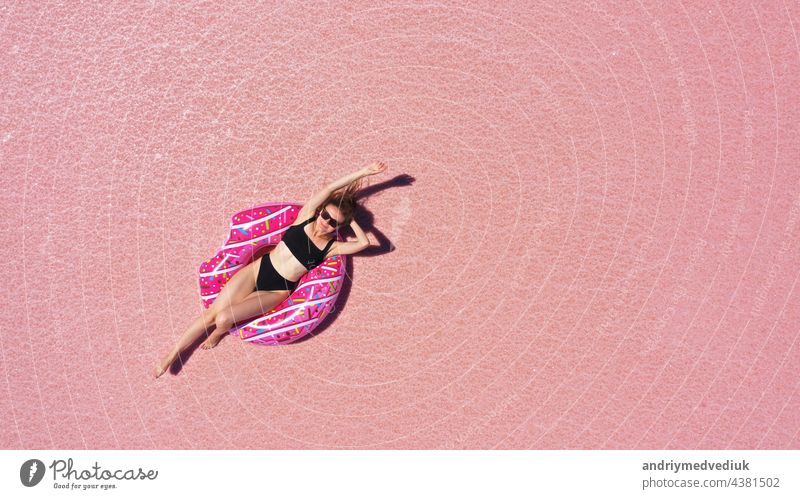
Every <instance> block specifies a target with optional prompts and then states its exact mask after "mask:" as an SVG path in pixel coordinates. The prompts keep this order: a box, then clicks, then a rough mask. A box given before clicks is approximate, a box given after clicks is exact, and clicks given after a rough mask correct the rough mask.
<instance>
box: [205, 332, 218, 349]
mask: <svg viewBox="0 0 800 499" xmlns="http://www.w3.org/2000/svg"><path fill="white" fill-rule="evenodd" d="M221 339H222V335H221V334H219V333H218V332H217V331H214V332H213V333H211V334H210V335H209V336H208V339H207V340H206V341H204V342H203V344H202V345H200V348H202V349H203V350H208V349H210V348H214V347H215V346H217V343H219V340H221Z"/></svg>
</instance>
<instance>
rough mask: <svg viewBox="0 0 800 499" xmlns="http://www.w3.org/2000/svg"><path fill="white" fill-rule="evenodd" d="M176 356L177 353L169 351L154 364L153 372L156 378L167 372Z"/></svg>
mask: <svg viewBox="0 0 800 499" xmlns="http://www.w3.org/2000/svg"><path fill="white" fill-rule="evenodd" d="M177 357H178V356H177V355H174V354H172V353H170V354H169V355H167V356H166V357H164V358H163V359H161V362H159V363H158V364H156V368H155V370H154V371H153V374H155V376H156V378H158V377H159V376H161V375H162V374H164V373H165V372H167V369H169V366H171V365H172V363H173V362H175V359H176V358H177Z"/></svg>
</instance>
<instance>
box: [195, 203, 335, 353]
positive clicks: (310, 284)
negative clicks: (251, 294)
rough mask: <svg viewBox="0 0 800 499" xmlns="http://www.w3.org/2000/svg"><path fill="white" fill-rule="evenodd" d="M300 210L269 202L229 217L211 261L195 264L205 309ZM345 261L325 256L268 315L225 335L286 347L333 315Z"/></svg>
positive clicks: (275, 241) (272, 243)
mask: <svg viewBox="0 0 800 499" xmlns="http://www.w3.org/2000/svg"><path fill="white" fill-rule="evenodd" d="M301 208H302V205H299V204H293V203H269V204H265V205H261V206H256V207H254V208H250V209H248V210H244V211H241V212H239V213H237V214H236V215H234V216H233V218H231V229H230V235H229V236H228V239H227V241H225V243H223V245H222V247H220V249H219V250H218V251H217V254H216V255H214V257H213V258H211V259H210V260H208V261H205V262H203V263H202V264H201V265H200V297H201V298H202V299H203V305H204V306H205V307H206V308H208V307H209V306H211V304H212V303H213V302H214V299H215V298H216V297H217V295H219V292H220V290H221V289H222V287H223V286H225V283H227V282H228V280H230V278H231V277H233V275H234V274H236V272H237V271H238V270H239V269H241V268H242V267H244V266H245V265H247V264H249V263H250V262H252V261H253V260H254V258H253V256H254V255H256V254H257V253H263V252H262V251H261V250H263V249H265V248H269V249H268V250H267V251H269V250H270V249H271V248H270V247H274V246H275V245H277V244H278V243H279V242H280V241H281V239H282V238H283V234H284V232H286V231H287V230H288V229H289V227H290V226H291V225H292V222H294V220H295V219H296V218H297V214H298V213H299V212H300V209H301ZM264 254H266V253H264ZM345 263H346V260H345V256H344V255H336V256H331V257H328V258H327V259H325V261H323V262H322V263H321V264H320V265H319V266H317V267H314V268H313V269H311V270H309V271H308V273H306V274H305V275H304V276H303V277H302V278H301V279H300V281H299V282H298V283H297V287H296V288H295V289H294V291H293V292H292V294H290V295H289V297H288V298H286V300H284V301H283V302H282V303H280V304H279V305H278V306H277V307H275V308H274V309H272V310H270V311H269V313H268V314H266V315H264V316H261V317H257V318H255V319H252V320H250V321H249V322H247V323H244V324H243V325H239V326H236V327H234V328H233V329H231V330H230V331H229V332H230V334H232V335H236V336H238V337H239V338H241V339H243V340H244V341H247V342H250V343H256V344H259V345H281V344H285V343H291V342H293V341H296V340H298V339H300V338H302V337H303V336H305V335H307V334H309V333H310V332H312V331H313V330H314V329H315V328H316V327H317V325H318V324H319V323H320V322H321V321H322V319H323V318H324V317H325V316H326V315H327V314H329V313H330V312H332V311H333V309H334V306H335V303H336V298H337V297H338V296H339V291H340V290H341V287H342V284H343V283H344V274H345Z"/></svg>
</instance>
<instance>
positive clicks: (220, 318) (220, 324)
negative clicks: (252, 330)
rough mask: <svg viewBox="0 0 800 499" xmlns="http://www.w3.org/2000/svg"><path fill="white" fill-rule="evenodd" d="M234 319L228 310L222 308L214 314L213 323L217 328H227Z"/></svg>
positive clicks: (231, 324)
mask: <svg viewBox="0 0 800 499" xmlns="http://www.w3.org/2000/svg"><path fill="white" fill-rule="evenodd" d="M234 320H235V319H234V318H233V313H232V312H231V311H230V310H222V311H220V312H218V313H217V314H216V315H215V316H214V323H215V324H216V325H217V328H218V329H229V328H230V327H231V326H233V323H234Z"/></svg>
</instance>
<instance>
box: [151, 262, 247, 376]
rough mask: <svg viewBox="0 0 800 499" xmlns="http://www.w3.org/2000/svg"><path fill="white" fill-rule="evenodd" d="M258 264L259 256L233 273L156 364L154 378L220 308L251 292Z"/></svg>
mask: <svg viewBox="0 0 800 499" xmlns="http://www.w3.org/2000/svg"><path fill="white" fill-rule="evenodd" d="M260 264H261V259H260V258H259V259H257V260H255V261H254V262H252V263H250V264H248V265H246V266H245V267H244V268H241V269H239V271H238V272H236V273H235V274H234V275H233V277H232V278H231V280H230V281H228V282H227V283H226V284H225V286H223V288H222V290H221V291H220V293H219V294H218V295H217V298H216V299H215V300H214V303H212V304H211V306H210V307H209V308H208V309H207V310H205V311H204V312H203V314H202V315H201V316H200V317H199V318H197V319H196V320H195V321H194V322H193V323H192V324H191V325H190V326H189V327H188V328H187V329H186V332H184V333H183V335H182V336H181V337H180V339H179V340H178V342H177V343H176V344H175V346H174V347H173V349H172V351H170V353H168V354H167V355H166V356H164V357H163V358H162V359H161V361H160V362H159V363H158V364H157V365H156V368H155V371H154V374H155V377H156V378H158V377H159V376H161V375H162V374H164V373H165V372H166V370H167V369H169V366H170V365H172V363H173V362H175V361H176V360H177V359H178V356H179V355H180V354H181V352H183V351H184V350H186V349H187V348H189V346H190V345H191V344H192V343H194V342H195V341H197V339H198V338H199V337H201V336H202V335H204V334H206V331H207V330H208V329H209V328H210V327H211V326H212V325H213V324H214V323H215V322H216V318H217V314H218V313H219V311H220V310H225V309H226V308H229V307H230V306H231V303H236V302H239V301H241V300H242V299H244V298H246V297H247V296H248V295H250V294H251V293H252V292H253V290H254V289H255V282H256V274H257V272H258V266H259V265H260Z"/></svg>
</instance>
